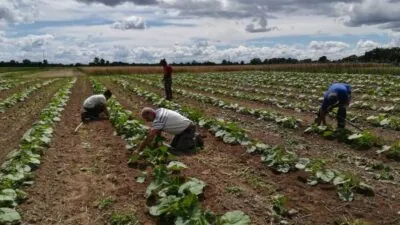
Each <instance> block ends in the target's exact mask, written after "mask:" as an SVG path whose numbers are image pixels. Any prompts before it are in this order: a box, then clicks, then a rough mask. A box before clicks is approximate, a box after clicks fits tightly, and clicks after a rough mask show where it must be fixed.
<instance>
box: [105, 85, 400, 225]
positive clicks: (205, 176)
mask: <svg viewBox="0 0 400 225" xmlns="http://www.w3.org/2000/svg"><path fill="white" fill-rule="evenodd" d="M103 82H104V83H105V84H106V85H107V86H108V87H109V88H112V89H113V90H114V91H115V93H117V95H118V96H119V98H120V99H121V100H123V101H121V103H122V104H123V105H125V106H129V107H130V108H129V109H130V110H132V111H133V112H134V114H135V115H136V116H138V112H139V110H140V108H141V107H143V106H151V104H150V103H149V102H147V101H146V100H144V99H143V98H140V97H137V96H133V95H131V94H128V93H126V92H124V91H122V90H121V87H120V86H118V85H116V84H113V83H111V82H107V81H106V80H103ZM146 88H147V87H146ZM148 90H149V89H148ZM175 100H178V101H177V102H178V103H180V104H181V103H182V102H185V103H188V102H190V101H189V100H188V99H182V101H179V98H175ZM189 105H191V102H190V104H189ZM192 106H193V105H192ZM198 106H199V104H195V107H198ZM200 132H201V133H202V134H208V137H207V138H206V141H205V143H206V146H205V151H202V152H200V153H198V154H196V155H195V156H182V157H179V160H181V161H183V162H184V163H185V164H187V165H188V166H189V167H190V169H189V170H188V175H193V176H196V177H199V178H200V179H202V180H204V181H205V182H206V183H208V184H209V185H210V189H208V190H207V191H206V198H205V200H204V202H203V204H204V205H206V206H207V207H210V208H211V209H213V210H215V211H217V212H221V211H223V210H224V209H225V210H226V209H228V210H233V209H237V208H238V207H239V208H240V209H241V210H243V211H244V212H246V213H247V214H249V215H250V216H251V217H252V219H253V224H269V219H270V216H269V213H268V212H269V207H270V204H271V203H270V197H271V194H274V193H282V194H284V195H285V196H287V197H288V201H289V205H288V207H289V208H294V209H296V210H299V215H298V216H297V217H295V218H293V220H292V222H293V224H307V223H311V224H331V223H333V222H334V221H338V220H341V219H344V218H352V217H354V218H363V219H365V220H366V221H369V222H371V224H378V223H379V224H392V222H393V221H394V218H395V213H396V211H395V210H396V209H399V208H400V205H399V204H398V203H396V199H390V198H391V196H390V193H393V192H390V191H392V190H393V189H391V190H388V191H386V192H385V193H384V194H379V196H377V197H374V198H368V197H364V196H358V197H357V198H356V200H355V201H354V202H351V203H345V202H342V201H340V200H339V199H338V197H337V195H336V192H335V190H334V188H332V187H331V186H324V185H321V186H318V187H311V186H308V185H307V184H304V183H302V182H300V181H298V177H301V176H303V175H302V173H300V172H296V173H290V174H283V175H276V174H274V173H273V172H271V171H270V170H269V169H268V168H267V167H266V166H264V165H262V164H261V162H260V158H259V156H256V155H250V154H247V153H245V152H244V150H243V149H242V148H241V147H239V146H229V145H226V144H224V143H222V142H221V141H219V140H217V139H216V138H215V137H213V136H212V135H211V134H209V133H208V132H207V131H205V130H204V129H201V131H200ZM231 190H238V192H236V193H232V192H231ZM238 200H239V201H240V202H238ZM380 204H385V206H384V207H383V208H385V209H387V210H377V208H378V207H379V205H380Z"/></svg>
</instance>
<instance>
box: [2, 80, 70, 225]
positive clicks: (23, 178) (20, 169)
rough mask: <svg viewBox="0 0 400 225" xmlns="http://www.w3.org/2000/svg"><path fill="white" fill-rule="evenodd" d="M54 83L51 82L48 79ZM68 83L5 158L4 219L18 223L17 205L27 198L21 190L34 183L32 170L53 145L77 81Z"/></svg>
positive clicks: (3, 181)
mask: <svg viewBox="0 0 400 225" xmlns="http://www.w3.org/2000/svg"><path fill="white" fill-rule="evenodd" d="M47 82H48V83H47V84H50V83H51V81H47ZM74 82H75V80H74V81H72V82H68V83H67V84H66V85H65V86H64V87H63V88H61V90H59V91H58V92H57V93H56V94H55V95H54V97H53V98H52V100H51V101H50V103H49V104H48V105H47V107H46V108H44V109H43V110H42V112H41V114H40V116H39V121H37V122H36V123H34V125H33V126H32V128H31V129H29V130H28V131H27V132H26V133H25V134H24V135H23V137H22V139H21V141H20V144H19V146H18V148H17V149H16V150H14V151H11V152H10V153H9V154H8V155H7V156H6V158H5V161H4V162H3V164H2V165H1V170H0V206H1V207H4V208H1V209H0V222H5V221H7V222H16V221H18V220H19V219H20V216H19V214H18V212H17V211H15V210H14V209H12V208H14V207H16V206H17V205H18V204H19V203H21V202H22V201H23V200H25V199H26V197H27V196H26V193H25V192H23V191H21V190H19V189H20V188H22V187H23V186H26V185H30V184H32V183H33V179H34V176H33V173H32V171H33V170H34V169H36V168H38V166H39V165H40V157H41V156H42V155H43V154H44V151H45V150H46V148H47V147H48V146H49V144H50V141H51V138H52V134H53V128H52V127H53V126H54V125H55V123H56V122H57V121H59V117H60V115H61V112H62V111H63V109H64V106H65V105H66V102H67V101H68V98H69V96H68V95H69V93H70V92H69V89H70V88H71V87H72V85H73V83H74Z"/></svg>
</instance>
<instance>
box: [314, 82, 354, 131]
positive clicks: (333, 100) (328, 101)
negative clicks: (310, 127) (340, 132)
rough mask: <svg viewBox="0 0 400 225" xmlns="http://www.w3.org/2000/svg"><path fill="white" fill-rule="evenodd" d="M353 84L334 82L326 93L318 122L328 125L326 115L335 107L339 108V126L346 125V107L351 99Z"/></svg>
mask: <svg viewBox="0 0 400 225" xmlns="http://www.w3.org/2000/svg"><path fill="white" fill-rule="evenodd" d="M351 89H352V88H351V86H350V85H349V84H345V83H335V84H332V85H331V86H330V87H329V89H328V91H327V92H325V94H324V100H323V102H322V105H321V108H320V110H319V112H318V118H317V121H316V122H317V124H318V125H321V123H322V125H326V124H327V123H326V115H327V114H328V113H329V112H330V111H331V110H332V109H333V108H338V111H337V114H336V120H337V124H338V125H337V128H338V129H343V128H345V126H346V108H347V107H348V106H349V104H350V100H351Z"/></svg>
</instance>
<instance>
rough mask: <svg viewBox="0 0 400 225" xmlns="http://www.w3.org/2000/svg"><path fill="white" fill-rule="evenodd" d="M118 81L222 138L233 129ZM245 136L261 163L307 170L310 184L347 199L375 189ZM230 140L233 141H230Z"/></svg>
mask: <svg viewBox="0 0 400 225" xmlns="http://www.w3.org/2000/svg"><path fill="white" fill-rule="evenodd" d="M118 83H119V84H120V85H121V86H122V87H123V88H124V89H125V90H127V91H130V92H133V93H135V94H137V95H138V96H142V97H144V98H146V99H147V100H149V101H150V102H152V103H153V104H155V105H157V106H158V107H165V108H169V109H173V110H177V111H180V112H181V113H182V114H184V115H185V116H187V117H188V118H190V119H191V120H193V121H196V122H197V123H198V124H199V125H200V126H202V127H206V128H209V130H210V131H211V132H212V133H214V134H215V135H216V136H217V137H220V135H219V134H224V133H227V132H229V131H230V130H229V129H226V128H229V126H228V127H226V128H225V129H224V128H223V127H218V126H215V125H214V124H218V123H220V122H221V121H218V120H215V119H212V118H204V116H203V115H201V113H199V112H196V111H195V109H190V108H188V107H186V108H184V109H182V107H180V106H179V105H178V104H176V103H172V102H170V101H168V100H165V99H163V98H162V97H160V96H158V95H157V94H154V93H151V92H149V91H146V90H143V89H141V88H139V87H133V86H131V85H129V83H128V82H126V81H123V80H120V81H119V82H118ZM193 115H195V116H193ZM210 123H211V125H210ZM224 123H226V122H224ZM220 124H221V123H220ZM231 124H233V123H231ZM235 127H236V128H235V130H239V129H240V128H239V127H237V126H236V125H235ZM221 128H222V129H221ZM218 129H219V130H218ZM241 133H243V134H244V135H243V136H245V137H247V135H245V131H241ZM246 139H247V140H246V141H245V142H239V144H242V145H244V146H247V150H248V152H249V153H260V154H261V160H262V162H263V163H264V164H265V165H267V166H268V167H269V168H270V169H272V170H274V171H276V172H279V173H288V172H290V171H295V170H305V171H307V172H309V173H310V175H311V176H310V177H309V178H308V180H307V183H308V184H310V185H317V184H318V183H331V184H333V185H335V186H336V187H337V190H338V195H339V197H340V199H342V200H345V201H351V200H353V197H354V191H356V192H359V193H361V194H373V191H372V188H371V187H370V186H368V185H366V184H365V183H363V182H361V181H359V180H358V178H356V177H355V176H354V175H352V174H349V173H344V172H341V171H338V170H334V169H328V168H326V167H325V162H324V161H323V160H310V159H308V158H299V157H298V156H297V155H296V154H295V153H294V152H291V151H288V150H285V149H282V148H281V147H280V146H269V145H266V144H264V143H257V144H255V146H254V140H251V139H250V138H248V137H247V138H246ZM222 141H224V142H227V141H226V140H225V139H224V138H222ZM227 143H230V142H229V141H228V142H227ZM249 143H253V144H252V145H253V146H254V147H255V148H253V147H251V148H249V146H252V145H251V144H249Z"/></svg>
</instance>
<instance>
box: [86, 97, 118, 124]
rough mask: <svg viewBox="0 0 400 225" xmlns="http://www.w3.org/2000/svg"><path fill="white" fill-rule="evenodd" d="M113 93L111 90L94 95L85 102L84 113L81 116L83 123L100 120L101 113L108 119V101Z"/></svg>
mask: <svg viewBox="0 0 400 225" xmlns="http://www.w3.org/2000/svg"><path fill="white" fill-rule="evenodd" d="M111 96H112V93H111V91H110V90H107V91H105V92H104V93H103V94H99V95H92V96H90V97H89V98H87V99H86V100H85V101H84V102H83V108H84V110H85V111H84V112H83V113H82V114H81V118H82V122H89V121H91V120H97V119H99V115H100V113H104V114H105V115H106V118H108V116H109V113H108V110H107V100H108V99H110V98H111Z"/></svg>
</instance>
